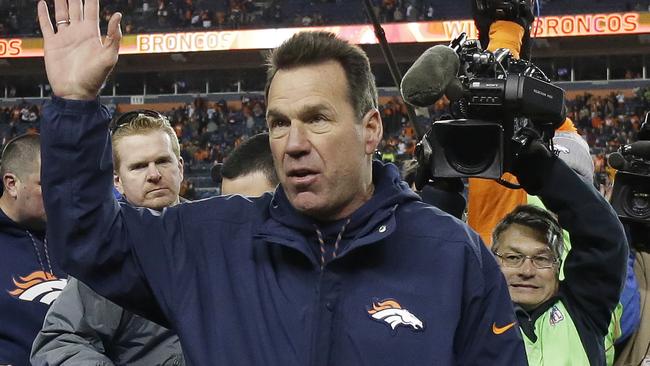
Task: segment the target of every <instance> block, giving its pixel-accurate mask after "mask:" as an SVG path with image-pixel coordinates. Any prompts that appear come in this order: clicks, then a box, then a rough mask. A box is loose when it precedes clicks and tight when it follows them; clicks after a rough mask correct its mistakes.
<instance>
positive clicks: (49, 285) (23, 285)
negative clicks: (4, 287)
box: [7, 271, 68, 305]
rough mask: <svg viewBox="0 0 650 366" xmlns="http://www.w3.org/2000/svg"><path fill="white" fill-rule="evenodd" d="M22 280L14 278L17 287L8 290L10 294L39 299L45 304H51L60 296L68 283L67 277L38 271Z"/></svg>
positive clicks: (21, 298)
mask: <svg viewBox="0 0 650 366" xmlns="http://www.w3.org/2000/svg"><path fill="white" fill-rule="evenodd" d="M19 278H20V281H16V279H15V278H12V280H13V282H14V285H15V286H16V288H15V289H14V290H11V291H7V292H8V293H9V295H11V296H13V297H16V298H18V299H20V300H23V301H35V300H38V301H40V302H42V303H43V304H46V305H50V304H52V302H53V301H54V300H55V299H56V298H57V297H58V296H59V294H60V293H61V291H62V290H63V288H64V287H65V285H66V283H67V282H68V281H67V280H66V279H60V278H56V276H54V275H53V274H51V273H47V272H43V271H36V272H32V273H31V274H29V275H27V276H25V277H22V276H19Z"/></svg>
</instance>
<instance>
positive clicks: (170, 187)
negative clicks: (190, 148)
mask: <svg viewBox="0 0 650 366" xmlns="http://www.w3.org/2000/svg"><path fill="white" fill-rule="evenodd" d="M113 148H114V149H116V151H117V155H118V156H119V160H120V166H119V167H118V171H117V174H116V175H115V187H116V188H117V190H118V191H119V192H120V193H122V194H123V195H124V196H125V198H126V200H127V201H129V203H131V204H132V205H135V206H140V207H147V208H151V209H154V210H162V209H163V208H165V207H167V206H170V205H173V204H176V203H178V192H179V190H180V186H181V181H182V180H183V161H182V159H178V158H177V157H176V155H174V152H173V150H172V144H171V140H170V138H169V135H167V134H166V133H165V132H163V131H151V132H147V133H145V134H138V135H131V136H125V137H122V138H121V139H120V140H119V141H118V143H117V144H116V145H115V146H113Z"/></svg>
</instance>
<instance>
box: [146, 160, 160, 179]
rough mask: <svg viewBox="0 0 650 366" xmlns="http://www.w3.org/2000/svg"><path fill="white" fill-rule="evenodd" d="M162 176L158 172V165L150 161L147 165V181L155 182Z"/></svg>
mask: <svg viewBox="0 0 650 366" xmlns="http://www.w3.org/2000/svg"><path fill="white" fill-rule="evenodd" d="M161 178H162V175H161V174H160V170H158V167H157V166H156V164H154V163H151V164H149V166H148V167H147V181H149V182H152V183H157V182H159V181H160V179H161Z"/></svg>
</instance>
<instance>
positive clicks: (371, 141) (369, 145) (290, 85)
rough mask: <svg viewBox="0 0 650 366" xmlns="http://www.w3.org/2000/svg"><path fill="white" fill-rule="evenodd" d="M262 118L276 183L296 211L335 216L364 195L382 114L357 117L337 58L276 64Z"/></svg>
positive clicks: (356, 204) (347, 210) (351, 208)
mask: <svg viewBox="0 0 650 366" xmlns="http://www.w3.org/2000/svg"><path fill="white" fill-rule="evenodd" d="M267 123H268V125H269V139H270V144H271V151H272V153H273V161H274V164H275V168H276V170H277V173H278V177H279V179H280V183H281V184H282V187H283V189H284V191H285V193H286V195H287V197H288V199H289V201H290V202H291V204H292V205H293V207H295V208H296V209H297V210H298V211H300V212H303V213H305V214H307V215H310V216H313V217H317V218H320V219H325V220H332V219H340V218H343V217H346V216H348V215H350V214H351V213H352V212H354V210H356V209H357V208H359V207H360V206H361V205H362V204H363V203H364V202H365V201H366V200H367V199H368V197H367V191H368V189H370V187H371V169H372V168H371V166H370V159H371V154H372V152H373V151H374V149H375V148H376V146H377V144H378V143H379V140H380V139H381V133H382V130H381V120H380V118H379V114H378V112H377V111H376V110H372V111H369V112H368V113H366V115H365V116H364V117H363V120H362V121H359V120H358V118H357V116H356V114H355V111H354V108H353V106H352V104H351V103H350V100H349V98H348V82H347V79H346V76H345V71H344V70H343V67H342V66H341V65H340V64H339V63H338V62H335V61H327V62H323V63H320V64H315V65H309V66H300V67H296V68H292V69H288V70H279V71H278V72H277V73H276V74H275V76H274V78H273V81H272V82H271V86H270V88H269V94H268V109H267Z"/></svg>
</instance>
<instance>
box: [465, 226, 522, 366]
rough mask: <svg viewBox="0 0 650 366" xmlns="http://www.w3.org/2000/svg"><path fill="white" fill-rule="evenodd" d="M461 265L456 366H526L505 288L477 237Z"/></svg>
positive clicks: (491, 258)
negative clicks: (461, 309)
mask: <svg viewBox="0 0 650 366" xmlns="http://www.w3.org/2000/svg"><path fill="white" fill-rule="evenodd" d="M472 235H473V236H474V237H475V242H474V247H472V251H473V253H470V254H468V258H469V259H468V261H467V262H466V263H465V266H466V269H465V280H464V284H463V288H464V294H463V304H464V309H463V311H462V314H463V315H462V318H461V324H460V325H459V329H458V332H457V333H456V339H455V340H454V344H455V345H456V346H455V349H454V351H455V353H456V355H457V359H458V360H459V362H458V365H503V366H506V365H507V366H518V365H527V364H528V361H527V358H526V350H525V347H524V342H523V340H522V338H521V334H520V332H519V326H518V325H517V320H516V318H515V312H514V309H513V305H512V301H511V300H510V295H509V293H508V286H507V285H506V281H505V278H504V277H503V274H502V273H501V270H500V269H499V267H498V265H497V263H496V261H495V260H494V257H493V255H492V253H490V252H489V250H488V249H487V247H486V246H485V244H483V242H482V241H481V239H480V238H479V237H478V235H477V234H472Z"/></svg>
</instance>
